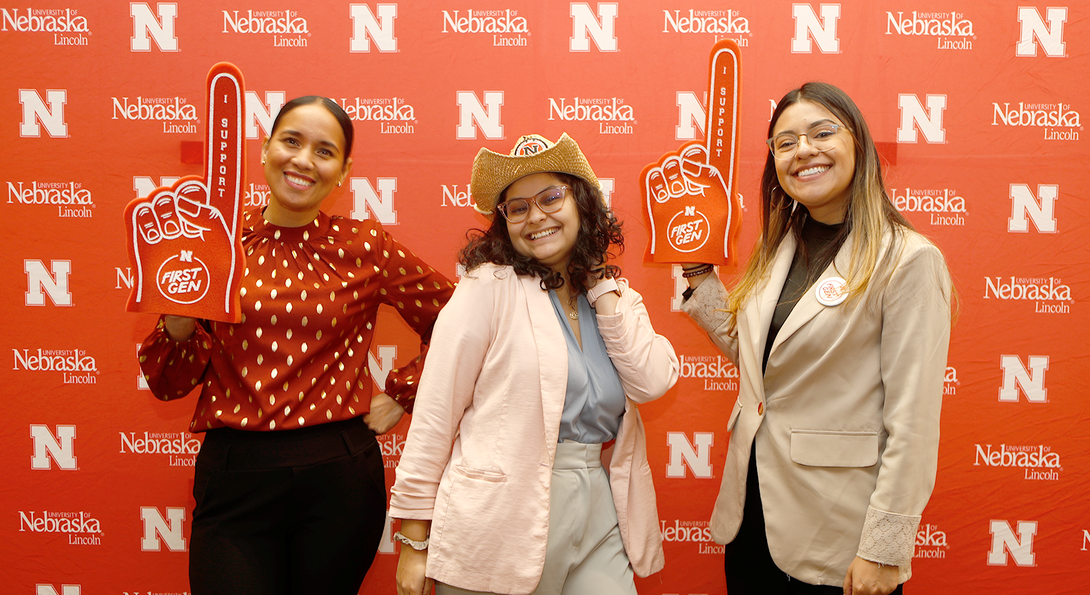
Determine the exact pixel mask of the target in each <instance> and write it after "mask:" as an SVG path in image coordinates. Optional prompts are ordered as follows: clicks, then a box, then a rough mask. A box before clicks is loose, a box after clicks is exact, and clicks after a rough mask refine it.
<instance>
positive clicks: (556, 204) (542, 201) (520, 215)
mask: <svg viewBox="0 0 1090 595" xmlns="http://www.w3.org/2000/svg"><path fill="white" fill-rule="evenodd" d="M567 197H568V187H567V186H550V187H548V188H546V189H544V190H542V191H541V192H538V193H537V194H535V195H533V196H531V197H529V198H513V199H511V200H508V201H505V202H501V203H500V204H498V205H496V208H497V209H499V211H500V214H502V215H503V218H504V219H507V221H508V222H510V223H522V222H523V221H525V220H526V217H527V216H529V215H530V203H533V204H535V205H537V208H538V209H540V210H541V212H542V213H546V214H549V213H555V212H557V211H559V210H560V207H562V206H564V199H565V198H567Z"/></svg>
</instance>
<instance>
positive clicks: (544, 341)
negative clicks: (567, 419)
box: [501, 273, 568, 466]
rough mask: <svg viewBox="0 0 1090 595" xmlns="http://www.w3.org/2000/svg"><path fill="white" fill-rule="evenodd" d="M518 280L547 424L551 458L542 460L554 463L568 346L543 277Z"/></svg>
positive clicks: (546, 439)
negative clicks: (542, 287)
mask: <svg viewBox="0 0 1090 595" xmlns="http://www.w3.org/2000/svg"><path fill="white" fill-rule="evenodd" d="M512 274H514V273H512ZM519 281H520V284H519V288H520V289H521V291H522V292H523V297H524V299H525V301H526V310H527V314H528V315H529V317H530V328H531V329H532V331H533V334H534V337H533V341H534V345H535V347H536V349H537V354H536V355H537V361H538V375H539V377H540V381H541V415H542V419H543V420H544V424H545V433H544V436H543V439H544V440H545V450H544V452H546V453H548V460H547V461H542V463H543V464H548V465H549V466H552V461H553V457H555V456H556V443H557V439H558V437H559V435H560V418H561V416H562V415H563V414H564V395H565V393H567V387H568V349H567V345H566V344H565V343H564V332H563V331H562V330H561V328H560V324H559V322H558V321H557V319H556V312H555V311H554V310H553V305H552V302H551V301H550V300H549V294H548V292H546V291H542V289H541V279H539V278H537V277H534V276H532V275H520V276H519ZM501 324H502V322H501ZM511 356H512V357H534V354H532V353H513V354H511Z"/></svg>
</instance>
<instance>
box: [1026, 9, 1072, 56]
mask: <svg viewBox="0 0 1090 595" xmlns="http://www.w3.org/2000/svg"><path fill="white" fill-rule="evenodd" d="M1045 14H1047V15H1048V27H1045V22H1044V20H1043V19H1042V18H1041V13H1040V12H1038V11H1037V8H1036V7H1034V6H1019V7H1018V22H1019V23H1021V25H1022V34H1021V36H1020V37H1019V39H1018V45H1016V46H1015V49H1014V55H1015V56H1018V57H1026V58H1032V57H1034V56H1036V55H1037V45H1036V44H1034V43H1033V38H1034V37H1036V38H1037V43H1039V44H1041V49H1043V50H1044V51H1045V55H1046V56H1048V57H1050V58H1064V57H1066V56H1067V46H1066V45H1065V44H1064V23H1065V22H1066V21H1067V9H1066V8H1046V9H1045Z"/></svg>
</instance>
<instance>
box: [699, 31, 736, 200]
mask: <svg viewBox="0 0 1090 595" xmlns="http://www.w3.org/2000/svg"><path fill="white" fill-rule="evenodd" d="M741 93H742V63H741V58H740V55H739V50H738V44H736V43H735V42H734V41H733V40H731V39H721V40H719V41H718V42H716V44H715V45H714V46H713V47H712V52H711V58H710V64H709V67H708V121H707V125H706V126H705V128H704V130H705V132H706V133H707V140H706V144H705V147H706V148H707V150H708V163H710V164H712V165H714V166H715V168H716V169H718V170H719V172H720V174H722V176H723V180H724V181H725V182H726V183H727V185H728V186H729V187H730V188H731V190H732V191H733V190H734V188H735V186H736V184H735V180H734V178H735V172H736V170H737V166H738V157H737V155H738V133H739V130H738V124H739V121H738V119H739V113H740V110H741V105H740V102H739V98H740V97H741Z"/></svg>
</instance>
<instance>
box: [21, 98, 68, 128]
mask: <svg viewBox="0 0 1090 595" xmlns="http://www.w3.org/2000/svg"><path fill="white" fill-rule="evenodd" d="M45 97H46V99H45V101H43V100H42V96H41V95H38V91H36V90H34V89H19V103H21V104H22V106H23V121H22V122H20V123H19V136H22V137H24V138H38V137H40V136H41V135H42V129H41V127H40V126H38V123H39V122H41V123H42V124H43V125H44V126H45V131H46V132H48V133H49V136H51V137H53V138H68V124H65V122H64V104H65V103H67V102H68V91H65V90H64V89H47V90H46V92H45ZM46 101H48V102H49V107H48V108H47V107H46V106H45V102H46Z"/></svg>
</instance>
